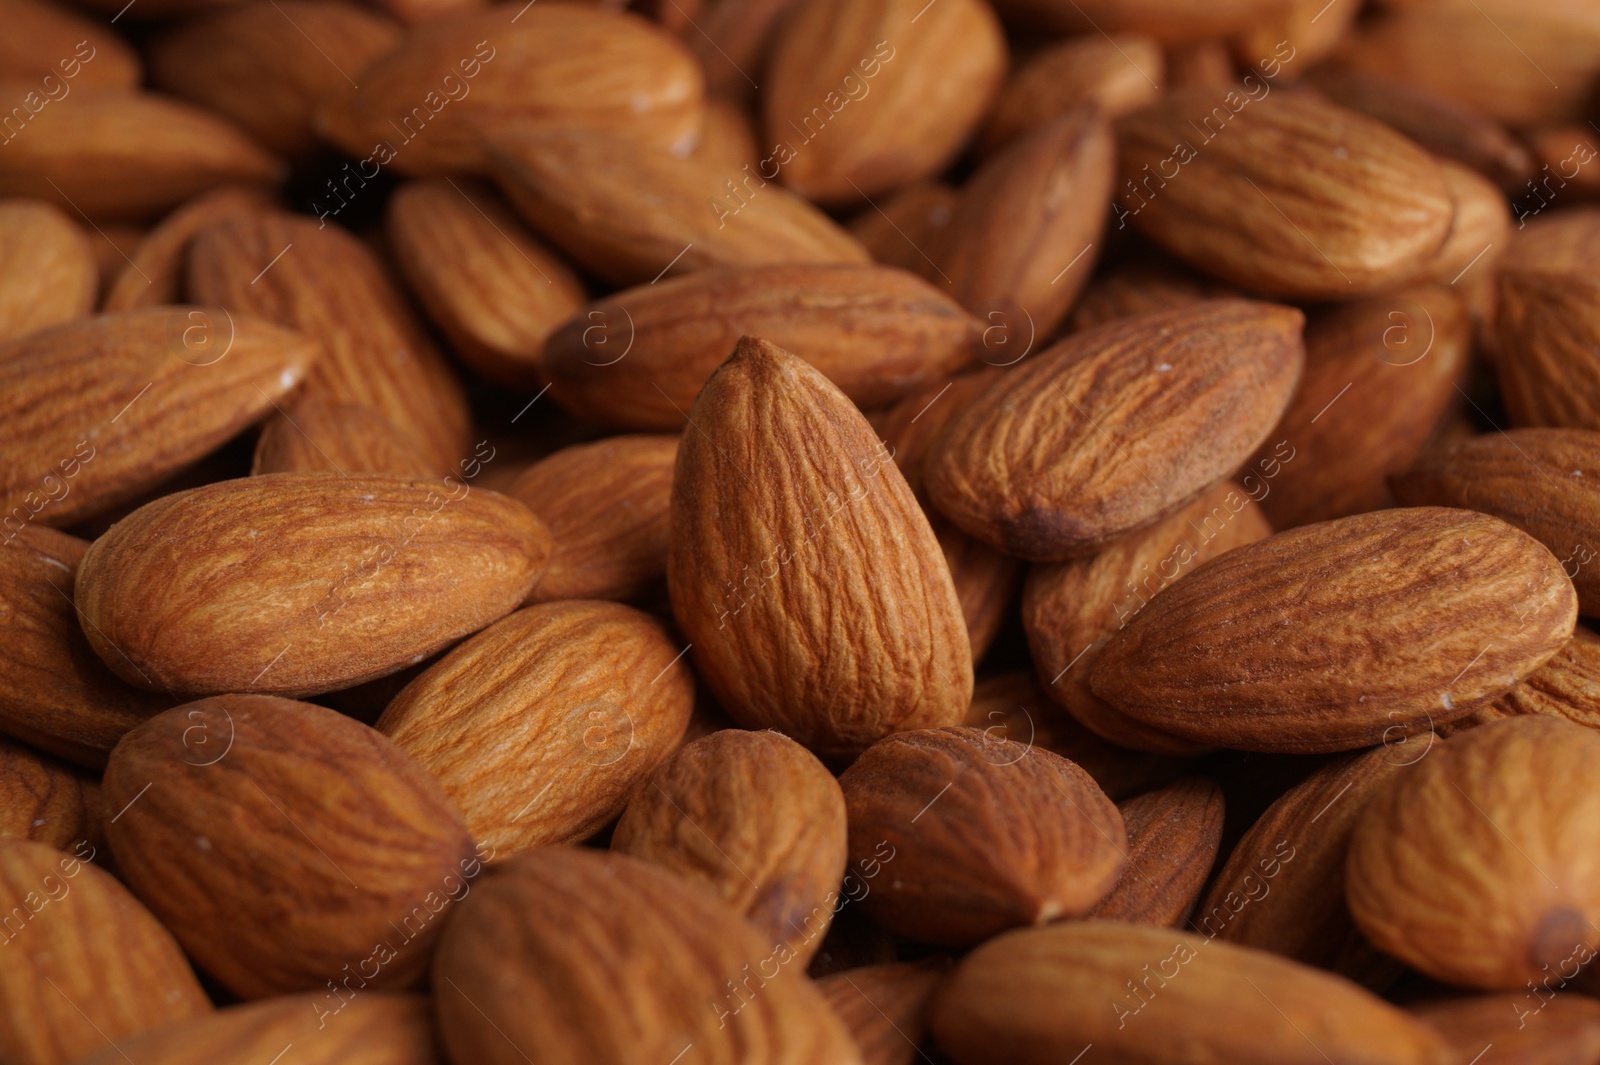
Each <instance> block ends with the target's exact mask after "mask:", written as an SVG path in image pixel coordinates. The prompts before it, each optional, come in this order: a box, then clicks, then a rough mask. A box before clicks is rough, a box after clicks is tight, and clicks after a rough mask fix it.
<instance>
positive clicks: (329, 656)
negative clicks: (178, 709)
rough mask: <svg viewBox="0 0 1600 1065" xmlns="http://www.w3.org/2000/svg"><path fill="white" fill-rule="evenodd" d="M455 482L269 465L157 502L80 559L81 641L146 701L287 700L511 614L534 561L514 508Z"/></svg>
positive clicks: (364, 676)
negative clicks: (187, 697) (167, 695)
mask: <svg viewBox="0 0 1600 1065" xmlns="http://www.w3.org/2000/svg"><path fill="white" fill-rule="evenodd" d="M459 487H460V488H462V489H463V492H462V493H461V494H460V495H457V494H456V493H455V492H454V491H453V490H451V489H448V488H446V487H444V486H442V485H436V484H433V483H430V482H427V481H406V480H400V479H398V478H382V477H360V478H357V477H344V476H341V475H339V474H337V473H280V474H273V475H270V476H262V477H250V478H246V479H244V480H237V481H219V482H216V483H214V484H209V485H206V486H205V487H202V488H193V489H189V490H188V491H183V492H175V493H173V494H172V495H168V496H163V497H162V498H161V499H158V500H157V501H155V502H154V503H150V504H147V505H145V506H143V507H141V508H139V510H137V511H135V512H134V513H133V514H131V515H129V516H128V517H127V518H124V519H123V520H122V521H121V522H118V523H117V525H116V526H115V527H114V528H113V529H112V530H111V531H110V532H108V533H107V534H106V535H104V536H102V537H101V538H100V539H98V540H96V541H95V542H94V544H93V546H91V547H90V548H89V551H88V553H87V554H86V555H85V556H84V559H83V563H82V565H81V566H79V568H78V578H77V592H76V602H77V605H78V609H79V611H80V612H81V616H82V619H83V625H84V632H85V634H86V635H88V637H89V642H90V644H91V645H92V646H93V647H94V648H95V651H96V652H97V653H98V654H99V655H100V656H101V658H102V659H104V660H105V661H106V664H107V665H109V666H110V667H111V669H112V671H113V672H115V673H116V674H117V675H118V676H120V677H122V678H123V679H124V680H127V681H128V683H130V684H135V685H137V686H139V687H143V688H148V689H151V690H154V691H169V692H175V693H179V694H193V695H204V694H214V693H218V692H229V691H256V692H265V693H275V694H289V695H303V694H310V693H313V692H325V691H333V690H335V689H338V688H347V687H350V686H351V685H354V684H359V683H361V682H362V681H365V680H372V679H375V678H377V677H382V676H385V675H387V674H389V673H393V672H396V671H397V670H400V669H403V668H405V667H406V666H409V665H412V664H414V663H416V662H420V661H422V660H423V659H424V658H427V657H428V656H429V655H431V654H433V653H434V652H435V651H438V650H440V649H442V648H444V647H447V646H449V645H450V644H451V643H454V642H455V641H456V640H458V639H460V638H461V637H463V636H467V635H469V634H471V633H473V632H476V631H477V630H478V629H481V628H483V627H484V626H485V625H488V624H490V623H492V622H494V621H496V620H498V619H499V618H500V617H503V616H504V615H505V614H507V613H509V612H510V611H511V610H512V609H513V608H515V607H516V605H517V604H518V603H520V602H521V601H522V599H523V597H524V596H526V595H527V593H528V589H529V588H531V587H532V586H533V582H534V581H535V580H537V579H538V576H539V573H540V571H541V570H542V569H543V568H544V562H545V559H546V557H547V556H548V555H549V553H550V534H549V531H548V530H547V529H545V527H544V525H543V523H541V522H540V521H539V519H537V518H535V517H534V516H533V515H532V514H531V513H529V512H528V509H527V508H526V507H524V506H523V505H522V504H520V503H517V502H515V501H514V500H510V499H507V498H506V497H505V496H502V495H498V494H496V493H494V492H472V491H471V489H470V488H468V487H467V486H466V485H460V486H459Z"/></svg>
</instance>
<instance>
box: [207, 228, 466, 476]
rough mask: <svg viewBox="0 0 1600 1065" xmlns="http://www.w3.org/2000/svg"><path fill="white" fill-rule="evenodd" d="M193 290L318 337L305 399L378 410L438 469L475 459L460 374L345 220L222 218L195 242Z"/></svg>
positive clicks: (291, 410)
mask: <svg viewBox="0 0 1600 1065" xmlns="http://www.w3.org/2000/svg"><path fill="white" fill-rule="evenodd" d="M291 245H292V247H291ZM274 258H276V259H277V261H276V262H273V260H274ZM268 264H271V267H270V269H269V268H268ZM263 271H264V272H263ZM189 291H190V292H191V293H192V294H193V295H194V296H195V298H197V299H204V300H209V301H211V302H214V303H217V304H219V305H220V306H223V307H226V308H229V309H230V310H232V311H234V312H236V313H237V312H240V311H243V312H245V313H248V314H254V315H257V316H259V317H262V318H266V319H267V320H269V321H274V322H278V323H280V324H282V325H286V326H289V327H290V328H293V329H299V330H301V331H303V332H305V333H306V334H308V335H310V336H314V337H316V338H317V339H318V340H320V341H321V342H322V346H323V348H324V351H325V354H324V356H323V358H322V360H321V361H320V362H319V363H318V364H317V368H316V370H315V372H313V373H312V375H311V377H310V379H309V380H308V381H307V382H306V387H305V389H304V390H303V391H302V392H301V395H302V396H324V397H327V398H330V399H334V400H338V401H341V402H349V403H359V404H363V405H365V406H369V407H371V408H372V409H373V410H375V411H377V412H378V413H379V414H381V415H383V416H384V417H385V418H387V419H388V420H389V421H391V422H393V423H394V425H395V427H396V428H398V429H400V430H401V431H402V432H403V433H405V434H406V435H407V436H409V437H410V438H412V440H413V441H414V442H415V444H416V445H417V446H418V447H419V448H421V449H423V450H424V451H425V452H426V454H427V455H428V456H429V458H430V459H431V460H432V462H433V464H434V472H435V473H439V474H443V473H447V472H451V473H453V472H455V470H456V464H457V463H458V462H459V461H460V460H462V459H464V458H465V457H466V456H467V454H468V447H467V432H468V422H469V420H470V418H469V415H468V412H467V401H466V396H465V395H464V394H463V392H462V388H461V383H460V382H459V381H458V380H457V379H456V376H455V372H454V371H453V370H452V369H451V368H450V366H449V364H448V363H446V362H445V360H444V358H443V356H441V355H440V354H439V352H438V350H437V349H435V348H434V346H433V343H432V341H431V340H430V339H429V338H428V336H427V334H426V333H425V332H424V330H423V327H422V324H421V323H420V322H419V321H418V320H417V319H416V317H415V315H414V314H413V313H412V311H411V308H410V307H409V306H408V305H407V304H406V302H405V297H404V296H403V295H402V294H401V293H400V291H399V289H398V288H397V287H396V286H395V284H394V283H393V281H391V280H390V277H389V275H388V273H387V271H386V269H385V268H384V266H383V264H382V263H381V261H380V260H379V259H378V257H377V256H375V255H374V254H373V253H372V252H371V250H369V249H368V248H367V247H366V246H365V245H363V244H362V243H361V242H360V241H359V240H357V239H356V238H355V237H354V236H351V235H350V234H348V233H346V232H344V231H343V230H341V229H340V228H339V227H338V226H327V227H322V226H320V225H318V224H314V223H313V222H312V220H311V219H309V218H306V217H303V216H297V215H290V214H287V213H279V212H271V213H269V212H257V213H252V214H248V215H238V214H235V215H231V216H229V217H227V218H224V219H221V220H219V221H217V222H215V223H213V224H212V225H210V226H208V227H207V228H205V229H204V230H202V231H201V232H200V233H199V234H197V235H196V236H195V238H194V244H193V247H192V250H191V252H190V259H189ZM287 410H288V413H289V415H290V417H293V416H294V406H293V405H290V406H288V407H287ZM396 472H398V471H396Z"/></svg>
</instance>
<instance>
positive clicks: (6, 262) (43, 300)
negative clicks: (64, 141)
mask: <svg viewBox="0 0 1600 1065" xmlns="http://www.w3.org/2000/svg"><path fill="white" fill-rule="evenodd" d="M0 17H4V16H3V15H0ZM99 284H100V275H99V271H98V270H97V269H96V267H95V258H94V249H93V246H92V245H91V244H90V243H89V238H88V236H87V235H85V233H84V231H83V230H81V229H79V228H78V226H77V224H76V223H75V222H73V221H72V219H71V218H69V217H67V215H66V214H65V213H63V212H62V210H61V209H60V208H59V207H56V206H54V205H53V204H49V203H45V202H43V201H41V200H0V344H3V343H5V342H6V341H9V340H14V339H16V338H17V337H22V336H27V335H28V334H29V333H32V332H35V331H36V330H39V329H45V328H48V327H49V326H52V325H58V324H60V323H61V322H66V321H70V320H71V319H73V318H81V317H82V316H84V315H86V314H88V313H89V312H91V311H92V310H94V299H95V292H96V290H97V289H98V287H99Z"/></svg>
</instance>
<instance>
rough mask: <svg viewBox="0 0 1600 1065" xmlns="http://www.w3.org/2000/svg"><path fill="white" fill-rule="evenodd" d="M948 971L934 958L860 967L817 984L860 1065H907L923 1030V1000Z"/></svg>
mask: <svg viewBox="0 0 1600 1065" xmlns="http://www.w3.org/2000/svg"><path fill="white" fill-rule="evenodd" d="M949 968H950V959H948V958H945V957H940V956H935V957H931V958H924V959H922V960H921V961H902V962H889V963H887V964H883V965H865V966H862V967H860V968H856V969H846V970H844V971H843V972H837V973H833V974H832V975H830V976H826V977H823V978H822V979H820V980H818V981H817V990H818V991H821V992H822V997H823V998H825V999H827V1000H828V1005H830V1006H832V1007H833V1011H834V1012H835V1013H837V1014H838V1015H839V1019H840V1020H842V1021H843V1022H844V1024H845V1027H846V1028H848V1029H850V1035H851V1036H852V1037H853V1038H854V1039H855V1043H856V1046H857V1047H859V1048H860V1050H861V1060H862V1062H863V1065H912V1063H913V1062H914V1061H916V1060H917V1054H918V1053H919V1051H920V1048H921V1045H922V1043H923V1041H924V1040H925V1039H926V1037H927V1031H928V1000H929V999H930V998H931V997H932V996H933V989H934V988H935V987H937V986H938V984H939V981H940V980H941V979H943V978H944V975H945V973H946V972H947V971H948V970H949Z"/></svg>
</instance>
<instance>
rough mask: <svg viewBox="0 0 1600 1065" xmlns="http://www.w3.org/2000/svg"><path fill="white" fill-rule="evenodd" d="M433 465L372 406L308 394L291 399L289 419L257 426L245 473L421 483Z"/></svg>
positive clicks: (283, 415) (278, 417) (274, 419)
mask: <svg viewBox="0 0 1600 1065" xmlns="http://www.w3.org/2000/svg"><path fill="white" fill-rule="evenodd" d="M434 464H435V461H434V459H433V458H432V457H431V456H430V455H429V454H428V453H427V451H426V449H425V447H424V446H421V445H420V444H419V442H418V441H416V440H414V439H412V438H409V437H407V436H406V435H405V434H404V433H403V432H402V431H401V430H400V428H399V427H398V426H396V425H395V424H394V422H391V421H390V420H389V419H388V418H385V417H384V416H383V415H382V414H379V413H378V412H377V411H376V410H374V409H373V408H372V407H368V406H364V405H362V404H359V403H341V402H339V401H338V400H336V399H333V398H331V397H330V396H326V395H311V396H302V397H300V398H299V399H296V400H295V402H294V414H293V415H290V414H286V413H284V412H283V411H279V412H278V413H276V414H274V415H272V416H271V417H269V418H268V419H267V420H266V421H265V422H263V423H262V425H261V435H260V436H258V437H257V438H256V451H255V456H254V458H253V460H252V461H251V464H250V472H251V473H252V474H258V473H357V474H362V473H368V474H371V473H382V474H391V475H394V476H397V477H414V478H424V477H427V476H428V475H429V474H430V473H431V472H432V471H433V468H434Z"/></svg>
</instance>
